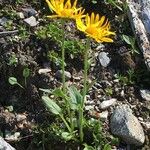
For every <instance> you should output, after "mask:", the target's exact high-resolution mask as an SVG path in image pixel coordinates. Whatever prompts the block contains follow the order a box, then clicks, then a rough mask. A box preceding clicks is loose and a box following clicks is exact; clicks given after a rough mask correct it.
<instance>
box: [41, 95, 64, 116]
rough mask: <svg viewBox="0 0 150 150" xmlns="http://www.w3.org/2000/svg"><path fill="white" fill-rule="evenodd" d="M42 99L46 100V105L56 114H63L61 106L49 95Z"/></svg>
mask: <svg viewBox="0 0 150 150" xmlns="http://www.w3.org/2000/svg"><path fill="white" fill-rule="evenodd" d="M42 100H43V101H44V103H45V105H46V107H47V108H48V109H49V110H50V111H51V112H52V113H53V114H55V115H60V114H61V108H60V107H59V106H58V105H57V104H56V103H55V102H54V101H53V100H51V99H50V98H49V97H48V96H42Z"/></svg>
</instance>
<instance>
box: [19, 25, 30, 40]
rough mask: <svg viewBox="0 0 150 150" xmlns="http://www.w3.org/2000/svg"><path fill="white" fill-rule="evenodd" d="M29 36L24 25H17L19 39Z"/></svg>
mask: <svg viewBox="0 0 150 150" xmlns="http://www.w3.org/2000/svg"><path fill="white" fill-rule="evenodd" d="M28 37H29V33H28V31H27V29H26V28H25V27H24V26H19V39H21V40H25V39H27V38H28Z"/></svg>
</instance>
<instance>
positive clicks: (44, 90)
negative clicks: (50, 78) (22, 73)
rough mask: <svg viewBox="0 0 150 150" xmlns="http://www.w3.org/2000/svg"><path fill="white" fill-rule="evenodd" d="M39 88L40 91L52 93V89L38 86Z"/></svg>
mask: <svg viewBox="0 0 150 150" xmlns="http://www.w3.org/2000/svg"><path fill="white" fill-rule="evenodd" d="M39 90H40V91H42V92H45V93H49V94H51V93H52V91H51V90H50V89H42V88H39Z"/></svg>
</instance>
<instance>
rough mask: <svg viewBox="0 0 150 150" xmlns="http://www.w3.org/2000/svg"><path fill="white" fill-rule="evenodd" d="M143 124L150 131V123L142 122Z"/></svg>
mask: <svg viewBox="0 0 150 150" xmlns="http://www.w3.org/2000/svg"><path fill="white" fill-rule="evenodd" d="M141 124H142V125H143V126H144V127H145V129H146V130H149V131H150V122H143V121H142V122H141Z"/></svg>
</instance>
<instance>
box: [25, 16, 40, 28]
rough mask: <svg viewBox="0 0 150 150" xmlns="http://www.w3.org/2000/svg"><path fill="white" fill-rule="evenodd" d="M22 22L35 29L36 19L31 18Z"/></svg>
mask: <svg viewBox="0 0 150 150" xmlns="http://www.w3.org/2000/svg"><path fill="white" fill-rule="evenodd" d="M24 22H25V23H27V24H28V25H29V26H31V27H35V26H36V25H37V24H38V22H37V21H36V18H35V17H33V16H31V17H29V18H27V19H24Z"/></svg>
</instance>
